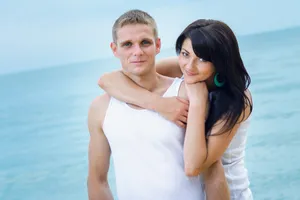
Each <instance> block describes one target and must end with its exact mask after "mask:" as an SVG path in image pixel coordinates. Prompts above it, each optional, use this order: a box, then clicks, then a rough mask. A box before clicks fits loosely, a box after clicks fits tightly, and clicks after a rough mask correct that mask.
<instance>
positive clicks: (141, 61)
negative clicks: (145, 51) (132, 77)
mask: <svg viewBox="0 0 300 200" xmlns="http://www.w3.org/2000/svg"><path fill="white" fill-rule="evenodd" d="M143 62H145V61H144V60H139V61H131V63H137V64H138V63H143Z"/></svg>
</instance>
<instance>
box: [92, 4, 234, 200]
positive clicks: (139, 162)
mask: <svg viewBox="0 0 300 200" xmlns="http://www.w3.org/2000/svg"><path fill="white" fill-rule="evenodd" d="M160 46H161V44H160V39H159V38H158V36H157V28H156V23H155V21H154V19H153V18H152V17H151V16H150V15H149V14H147V13H145V12H143V11H139V10H131V11H128V12H126V13H124V14H123V15H121V16H120V17H119V18H118V19H117V20H116V22H115V24H114V26H113V42H112V43H111V49H112V51H113V53H114V55H115V56H116V57H117V58H118V59H119V60H120V62H121V65H122V70H123V72H124V74H126V75H127V76H128V77H129V78H130V79H131V80H133V81H134V82H135V83H136V84H138V85H140V86H141V87H143V88H146V89H148V90H149V91H152V92H155V93H157V94H159V95H164V96H166V97H172V96H177V94H178V91H179V87H180V86H181V81H182V80H180V79H172V78H168V77H164V76H161V75H159V74H157V73H156V70H155V56H156V54H158V53H159V51H160ZM88 127H89V132H90V143H89V174H88V194H89V199H90V200H100V199H101V200H111V199H113V197H112V194H111V191H110V189H109V185H108V182H107V173H108V169H109V161H110V155H111V153H112V155H113V157H114V165H115V174H116V184H117V191H118V194H117V195H118V199H119V200H148V199H149V200H150V199H151V200H153V199H155V200H186V199H188V200H199V199H204V189H203V188H202V182H201V177H200V176H196V177H188V176H186V175H185V172H184V162H183V140H184V129H183V128H180V127H179V126H176V125H175V124H174V123H172V122H171V121H168V120H166V119H165V118H163V117H161V116H160V115H158V114H157V113H155V112H152V111H150V110H141V109H139V108H137V107H135V106H133V105H128V104H126V103H124V102H121V101H118V100H117V99H115V98H112V97H110V96H108V95H107V94H104V95H102V96H100V97H97V98H96V99H95V100H94V101H93V102H92V104H91V106H90V110H89V115H88ZM212 172H213V171H209V172H207V173H205V178H206V179H211V180H215V179H216V178H215V177H217V178H218V177H222V176H218V174H214V173H212ZM223 176H224V174H223ZM212 185H213V184H212ZM220 186H222V188H223V187H224V188H226V183H225V181H224V182H223V185H222V184H221V185H220ZM206 187H208V188H206V191H209V195H208V199H216V198H214V197H213V193H218V195H222V194H224V195H227V192H228V191H227V190H218V191H217V190H215V191H212V189H216V188H217V187H210V186H209V185H207V186H206ZM218 199H220V198H218ZM223 199H229V198H227V197H226V198H223Z"/></svg>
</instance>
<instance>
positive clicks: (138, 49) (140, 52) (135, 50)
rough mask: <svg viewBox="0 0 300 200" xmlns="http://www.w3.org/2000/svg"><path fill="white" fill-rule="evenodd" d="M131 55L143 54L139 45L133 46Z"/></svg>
mask: <svg viewBox="0 0 300 200" xmlns="http://www.w3.org/2000/svg"><path fill="white" fill-rule="evenodd" d="M133 55H134V56H141V55H143V50H142V48H141V47H140V45H135V47H134V49H133Z"/></svg>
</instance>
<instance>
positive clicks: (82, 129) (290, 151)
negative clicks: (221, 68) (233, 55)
mask: <svg viewBox="0 0 300 200" xmlns="http://www.w3.org/2000/svg"><path fill="white" fill-rule="evenodd" d="M238 40H239V43H240V50H241V54H242V57H243V60H244V63H245V66H246V68H247V69H248V71H249V73H250V75H251V78H252V83H251V86H250V90H251V91H252V95H253V101H254V110H253V117H252V123H251V126H250V129H249V132H248V145H247V149H246V166H247V169H248V172H249V177H250V184H251V185H250V186H251V190H252V192H253V195H254V199H257V200H261V199H266V200H268V199H270V200H296V199H300V195H299V194H298V191H299V185H300V159H299V155H298V152H299V151H300V137H299V135H298V134H299V131H300V128H299V126H298V125H297V123H299V119H300V104H299V101H300V80H299V77H298V75H299V74H300V67H299V66H300V28H293V29H287V30H281V31H275V32H268V33H262V34H256V35H248V36H241V37H238ZM170 55H172V56H173V55H175V51H174V50H173V49H167V50H165V51H164V52H162V54H161V55H160V57H162V56H170ZM160 57H159V58H160ZM119 67H120V64H119V63H118V61H117V60H116V59H115V58H108V59H106V60H95V61H90V62H83V63H76V64H70V65H66V66H61V67H53V68H46V69H40V70H34V71H26V72H19V73H14V74H5V75H1V76H0V91H1V93H0V94H1V98H0V99H1V104H0V127H1V129H0V137H1V139H0V152H1V153H0V199H1V200H40V199H43V200H74V199H78V200H79V199H80V200H84V199H88V197H87V186H86V178H87V167H88V154H87V150H88V141H89V133H88V129H87V112H88V108H89V105H90V103H91V101H92V100H93V99H94V98H95V97H96V96H97V95H100V94H102V93H103V91H102V90H101V89H100V88H99V87H98V86H97V80H98V78H99V77H100V76H101V74H103V73H104V72H108V71H112V70H115V69H118V68H119ZM109 183H110V186H111V189H112V192H113V194H114V195H115V194H116V188H115V177H114V169H113V165H111V168H110V172H109ZM297 188H298V189H297Z"/></svg>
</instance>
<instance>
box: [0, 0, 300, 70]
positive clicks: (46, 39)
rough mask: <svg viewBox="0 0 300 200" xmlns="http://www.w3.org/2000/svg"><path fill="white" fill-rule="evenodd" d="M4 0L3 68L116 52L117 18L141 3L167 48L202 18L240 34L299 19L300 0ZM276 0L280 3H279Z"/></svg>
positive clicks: (0, 5)
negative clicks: (114, 30)
mask: <svg viewBox="0 0 300 200" xmlns="http://www.w3.org/2000/svg"><path fill="white" fill-rule="evenodd" d="M161 2H162V1H158V0H152V1H137V0H131V1H130V0H127V1H122V0H113V1H102V0H97V1H96V0H51V1H47V0H45V1H38V0H23V1H21V0H10V1H8V0H7V1H0V25H1V31H0V74H3V73H9V72H14V71H23V70H27V69H32V68H42V67H48V66H56V65H63V64H67V63H72V62H80V61H85V60H91V59H99V58H105V57H110V56H112V54H111V51H110V48H109V43H110V41H111V27H112V24H113V22H114V20H115V19H116V18H117V17H118V16H119V15H120V14H122V13H123V12H125V11H127V10H129V9H133V8H138V9H142V10H145V11H147V12H149V13H150V14H151V15H152V16H153V17H154V18H155V19H156V21H157V24H158V29H159V34H160V37H161V39H162V43H163V46H162V48H163V49H165V48H172V47H173V46H174V41H175V39H176V37H177V35H178V34H179V33H180V32H181V30H182V29H183V28H184V27H185V26H186V25H188V24H189V23H190V22H192V21H194V20H196V19H198V18H214V19H220V20H223V21H225V22H226V23H228V24H229V25H230V26H231V27H232V29H233V30H234V31H235V32H236V33H237V34H238V35H245V34H253V33H258V32H264V31H269V30H276V29H283V28H287V27H293V26H299V25H300V20H299V19H300V12H299V11H298V10H299V8H300V3H299V1H298V0H285V1H272V0H264V1H259V0H252V1H240V0H226V1H224V0H214V1H209V0H198V1H195V0H194V1H193V0H189V1H183V0H181V1H179V0H165V1H163V2H164V3H163V5H162V3H161ZM275 2H276V3H275Z"/></svg>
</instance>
